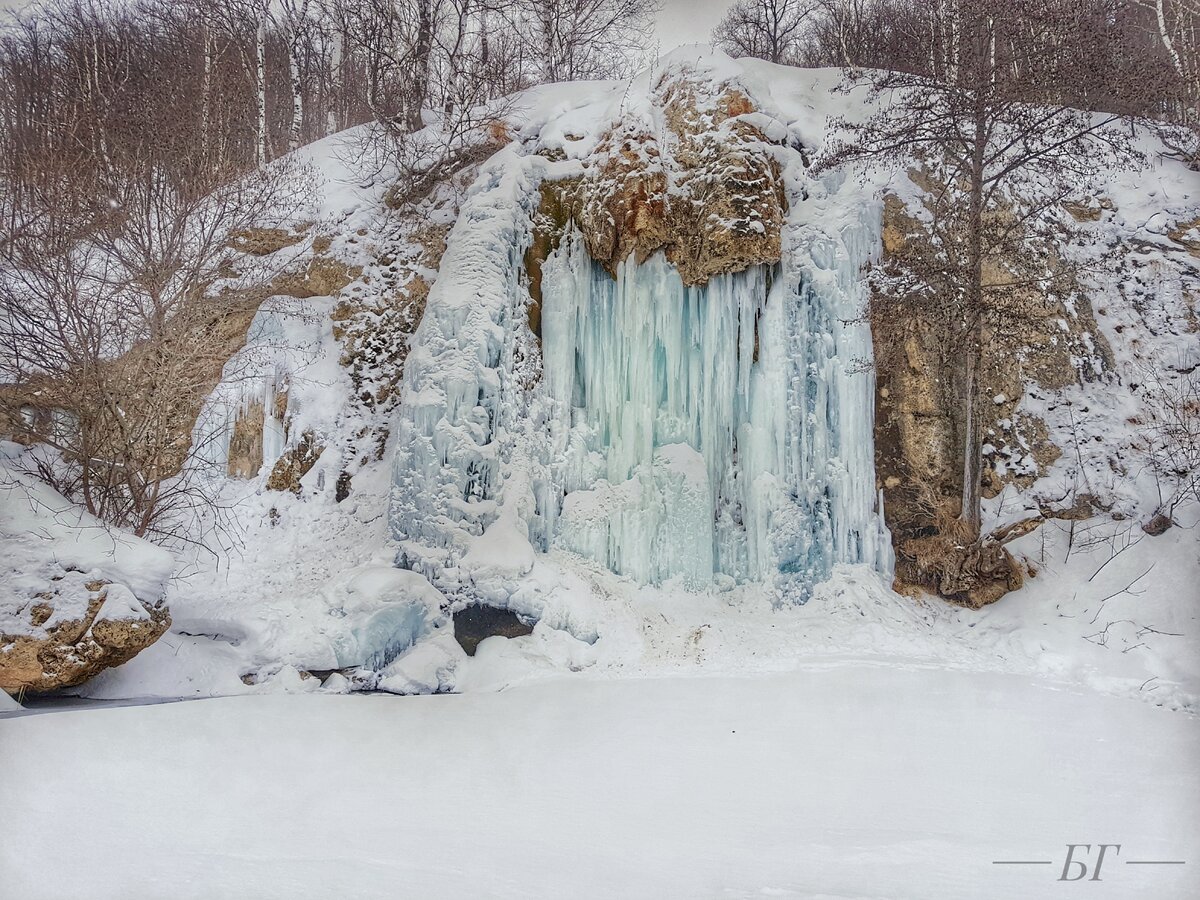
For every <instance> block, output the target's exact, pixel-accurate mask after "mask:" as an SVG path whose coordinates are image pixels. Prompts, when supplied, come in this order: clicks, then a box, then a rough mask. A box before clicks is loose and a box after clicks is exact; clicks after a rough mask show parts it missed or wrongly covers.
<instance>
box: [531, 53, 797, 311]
mask: <svg viewBox="0 0 1200 900" xmlns="http://www.w3.org/2000/svg"><path fill="white" fill-rule="evenodd" d="M652 102H653V103H654V105H655V106H656V107H657V108H658V109H659V110H661V122H662V125H661V126H660V127H659V129H658V131H657V132H654V131H652V130H650V128H649V127H648V125H647V123H648V121H649V120H647V119H644V118H641V117H637V116H631V117H629V118H628V119H627V120H625V121H623V122H620V123H618V124H616V125H614V126H612V127H611V128H610V129H609V130H608V131H606V132H605V133H604V134H603V135H602V136H601V138H600V141H599V144H598V145H597V147H596V150H595V152H594V153H593V154H592V155H591V158H590V160H589V162H588V165H587V168H586V171H585V174H584V175H583V176H581V177H577V178H571V179H567V180H564V181H560V182H548V183H544V184H543V185H542V196H541V204H540V207H539V211H538V229H537V231H536V232H535V234H534V241H533V245H532V247H531V248H530V251H529V254H528V255H527V256H526V260H525V262H526V270H527V272H528V273H529V277H530V281H531V282H532V285H531V293H532V295H533V297H534V300H535V303H536V301H537V300H538V299H539V285H540V277H541V276H540V263H541V261H542V260H544V259H545V258H546V257H547V256H548V255H549V253H550V252H552V251H553V250H554V248H555V247H557V245H558V241H559V239H560V238H561V236H562V233H563V231H564V229H565V226H566V225H567V224H568V223H569V222H571V221H574V222H575V223H576V224H577V225H578V226H579V227H580V230H581V231H582V233H583V235H584V240H585V241H586V244H587V249H588V253H589V254H590V255H591V257H592V258H593V259H594V260H596V261H597V262H599V263H600V264H601V265H602V266H603V267H604V268H605V269H607V270H608V272H609V273H610V274H612V275H613V276H614V277H615V275H616V271H617V266H618V265H620V264H621V263H622V262H624V261H625V260H626V259H629V258H631V257H632V258H633V259H634V260H635V261H636V262H638V263H642V262H645V261H646V259H648V258H649V257H650V256H652V255H653V254H655V253H657V252H659V251H662V252H663V253H664V254H665V256H666V258H667V260H668V261H669V262H670V263H671V264H672V265H673V266H674V267H675V268H676V270H677V271H678V272H679V275H680V277H681V278H682V280H683V283H684V284H686V285H689V286H694V285H701V284H706V283H707V282H708V281H709V279H711V278H712V277H713V276H715V275H719V274H723V273H726V272H740V271H743V270H744V269H747V268H749V267H750V266H753V265H757V264H773V263H776V262H778V261H779V258H780V233H781V230H782V226H783V221H784V217H785V215H786V212H787V205H786V199H785V196H784V192H783V186H782V182H781V179H780V170H779V165H778V163H777V162H776V160H775V158H774V156H773V155H772V153H771V152H770V151H771V146H770V145H771V143H772V141H771V140H770V139H769V138H768V136H767V135H766V134H765V133H764V132H763V131H762V130H761V129H760V127H759V124H758V119H757V117H756V110H755V108H754V105H753V104H752V103H751V101H750V99H749V98H748V97H747V96H746V95H745V93H743V92H742V91H741V90H740V89H738V88H737V87H734V86H732V85H730V84H725V83H714V82H712V81H707V80H697V79H692V78H689V77H688V76H687V75H686V73H685V74H679V73H676V74H675V75H673V76H668V75H665V76H663V77H662V78H661V79H660V81H659V83H658V84H657V85H656V86H655V88H654V90H653V97H652ZM655 121H658V119H655ZM531 314H533V313H532V311H531ZM531 324H533V325H534V331H535V332H537V331H538V328H537V327H536V325H537V323H536V322H535V321H534V322H531Z"/></svg>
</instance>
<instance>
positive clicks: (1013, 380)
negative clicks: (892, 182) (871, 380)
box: [871, 172, 1112, 608]
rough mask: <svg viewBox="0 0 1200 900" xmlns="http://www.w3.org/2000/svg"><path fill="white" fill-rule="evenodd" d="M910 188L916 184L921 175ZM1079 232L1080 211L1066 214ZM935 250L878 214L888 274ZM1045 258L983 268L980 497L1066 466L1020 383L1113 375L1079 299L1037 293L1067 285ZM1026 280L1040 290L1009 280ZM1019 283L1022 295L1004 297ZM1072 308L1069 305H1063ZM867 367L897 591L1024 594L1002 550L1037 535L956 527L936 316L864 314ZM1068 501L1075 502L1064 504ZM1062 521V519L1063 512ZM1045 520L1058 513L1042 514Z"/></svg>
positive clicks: (944, 346)
mask: <svg viewBox="0 0 1200 900" xmlns="http://www.w3.org/2000/svg"><path fill="white" fill-rule="evenodd" d="M910 177H911V178H912V179H913V181H914V183H918V184H921V183H924V182H925V179H924V178H923V176H922V175H921V173H919V172H912V173H910ZM1068 212H1070V213H1071V215H1072V217H1073V218H1076V219H1077V220H1078V217H1079V216H1082V215H1084V212H1079V213H1078V214H1077V213H1076V212H1075V211H1070V210H1069V211H1068ZM929 252H931V250H930V242H929V237H928V233H927V231H926V228H925V226H924V225H923V224H922V223H921V220H920V218H919V217H918V216H917V215H914V214H913V213H911V212H910V211H909V210H908V209H907V208H906V207H905V205H904V203H903V202H902V201H901V200H900V199H899V198H898V197H896V196H894V195H893V196H889V197H888V198H887V199H886V202H885V205H884V223H883V260H882V262H881V265H882V266H883V267H884V268H885V269H887V268H888V267H889V266H890V267H894V268H893V271H898V270H899V269H901V268H903V267H904V266H905V265H906V264H910V263H915V267H916V268H918V269H919V268H920V267H921V266H920V258H921V256H922V254H926V253H929ZM1060 265H1061V264H1060V262H1059V261H1058V260H1057V259H1056V258H1055V257H1053V256H1050V255H1048V256H1046V257H1044V258H1040V259H1028V258H1023V259H997V260H992V261H990V262H989V263H988V264H987V266H985V270H984V282H985V289H987V290H986V297H987V309H986V311H985V317H984V335H983V347H984V356H983V363H982V370H981V373H980V381H981V384H980V391H979V397H980V398H983V399H981V401H980V402H979V403H978V409H979V413H980V415H981V416H982V417H983V421H982V424H983V434H984V442H985V456H984V468H983V478H982V482H983V484H982V490H983V495H984V496H985V497H994V496H996V495H997V494H999V492H1000V491H1001V490H1002V489H1003V487H1004V486H1005V485H1006V484H1013V485H1015V486H1017V487H1018V488H1020V489H1025V488H1028V487H1029V486H1030V485H1031V484H1032V483H1033V481H1034V480H1035V479H1036V478H1037V476H1038V475H1039V474H1041V473H1045V472H1046V471H1047V469H1048V468H1049V467H1050V466H1051V465H1052V464H1053V463H1054V461H1055V460H1056V459H1057V458H1058V457H1059V456H1060V455H1061V454H1062V449H1061V448H1059V447H1058V446H1056V445H1055V444H1054V443H1053V442H1052V440H1051V437H1050V434H1049V432H1048V429H1047V427H1046V423H1045V422H1043V421H1042V420H1040V419H1038V418H1036V417H1034V416H1031V415H1027V414H1025V413H1023V412H1021V411H1020V410H1019V408H1018V407H1019V405H1020V403H1021V399H1022V397H1023V396H1024V394H1025V392H1026V389H1027V385H1028V384H1035V385H1038V386H1040V387H1042V388H1046V389H1049V390H1057V389H1062V388H1064V387H1066V386H1068V385H1071V384H1076V383H1078V382H1079V381H1081V380H1086V379H1090V378H1098V377H1100V375H1101V372H1102V371H1105V370H1108V369H1110V368H1111V366H1112V358H1111V351H1109V349H1108V347H1107V344H1106V343H1105V341H1104V338H1103V336H1102V335H1101V334H1100V332H1099V330H1098V329H1097V328H1096V323H1095V320H1094V318H1093V315H1092V310H1091V306H1090V304H1089V303H1088V300H1087V298H1086V296H1084V295H1083V294H1082V292H1079V291H1078V290H1074V291H1062V292H1057V291H1056V292H1051V291H1042V290H1039V289H1037V288H1036V287H1035V286H1033V285H1035V284H1037V283H1046V282H1052V283H1057V284H1059V285H1060V286H1061V285H1062V284H1064V283H1069V282H1070V277H1071V276H1070V273H1069V272H1066V271H1065V270H1062V271H1056V269H1058V267H1060ZM1031 269H1036V270H1037V271H1038V273H1039V275H1040V278H1035V279H1030V278H1019V277H1014V275H1015V273H1018V272H1025V273H1028V272H1029V271H1030V270H1031ZM1014 282H1017V283H1020V284H1023V285H1026V286H1017V287H1006V288H1004V289H1000V288H999V286H1001V285H1008V284H1010V283H1014ZM1068 298H1069V300H1070V303H1069V304H1068V302H1067V300H1068ZM871 327H872V337H873V342H874V350H875V360H876V370H877V373H878V374H877V379H876V408H875V455H876V473H877V478H878V481H879V487H880V488H881V489H882V490H883V493H884V509H885V515H886V518H887V524H888V527H889V528H890V529H891V532H892V537H893V542H894V545H895V550H896V581H897V588H898V589H901V590H905V589H910V590H911V589H924V590H929V591H932V592H934V593H937V594H940V595H941V596H943V597H945V598H947V599H949V600H952V601H953V602H956V603H960V604H962V605H965V606H969V607H973V608H978V607H980V606H983V605H985V604H988V603H992V602H994V601H995V600H998V599H999V598H1000V597H1002V596H1003V595H1004V594H1005V593H1007V592H1008V591H1011V590H1015V589H1016V588H1018V587H1020V586H1021V583H1022V579H1023V577H1024V572H1023V567H1022V566H1021V564H1020V563H1019V562H1018V561H1016V560H1015V559H1014V558H1013V557H1012V556H1011V555H1010V554H1009V553H1008V552H1007V550H1005V548H1004V543H1005V542H1006V541H1007V540H1010V539H1012V538H1014V537H1017V536H1019V535H1020V534H1023V533H1027V532H1028V531H1029V530H1031V529H1032V528H1033V527H1036V521H1034V520H1031V521H1029V522H1022V523H1018V524H1017V525H1016V526H1014V527H1012V528H1009V529H1007V530H1006V531H1005V532H1004V533H1003V534H993V535H984V536H983V537H982V539H981V540H975V539H973V538H971V537H969V536H967V535H966V534H965V533H964V532H963V531H962V528H961V526H960V524H959V522H958V519H957V517H958V514H959V506H960V503H961V499H960V498H961V493H962V472H963V455H962V454H963V443H964V441H963V436H962V428H963V422H964V414H963V408H964V406H963V402H962V399H961V397H959V396H958V393H957V392H958V385H959V384H960V383H961V380H960V375H961V372H960V368H961V365H962V362H963V354H962V353H960V352H959V349H958V347H957V346H956V342H957V338H956V337H955V332H954V331H953V328H952V326H951V323H949V322H948V321H946V319H944V318H942V317H940V316H939V315H938V314H937V310H936V305H929V304H925V305H922V304H919V303H912V304H907V303H894V302H884V301H883V300H882V299H881V298H880V297H879V296H878V295H876V297H875V298H874V300H873V303H872V313H871ZM1073 499H1075V498H1073ZM1067 512H1068V511H1066V510H1064V511H1063V513H1064V514H1066V513H1067ZM1045 514H1047V515H1055V514H1056V511H1054V510H1046V511H1045Z"/></svg>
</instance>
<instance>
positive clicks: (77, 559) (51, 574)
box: [0, 442, 175, 636]
mask: <svg viewBox="0 0 1200 900" xmlns="http://www.w3.org/2000/svg"><path fill="white" fill-rule="evenodd" d="M26 455H27V451H25V450H24V448H22V447H20V446H19V445H17V444H13V443H9V442H0V573H3V577H0V634H7V635H21V634H31V635H38V636H44V635H45V633H46V629H48V628H52V627H54V626H55V625H57V624H58V623H60V622H63V621H66V620H71V619H75V620H79V619H83V618H84V617H85V614H86V612H87V608H88V603H89V601H90V599H91V598H92V597H93V596H95V594H94V592H92V591H89V590H88V589H87V588H86V585H87V584H89V583H93V582H97V581H101V582H112V584H111V585H109V587H108V591H107V593H108V599H107V600H106V601H105V603H104V606H103V609H102V617H103V618H114V619H131V618H133V619H140V618H145V617H146V611H145V609H144V608H143V607H142V603H143V602H144V603H147V604H149V605H151V606H154V605H156V604H158V603H159V602H160V601H161V600H162V598H163V595H164V592H165V590H166V585H167V579H168V578H170V577H171V573H172V572H173V571H174V569H175V558H174V557H173V556H172V555H171V554H170V553H169V552H168V551H166V550H164V549H162V548H161V547H156V546H154V545H153V544H150V543H148V542H146V541H144V540H141V539H140V538H136V537H134V536H133V535H131V534H128V533H126V532H122V531H119V530H117V529H115V528H110V527H108V526H106V525H105V524H104V523H102V522H101V521H100V520H99V519H97V518H96V517H95V516H92V515H89V514H88V513H87V512H86V511H85V510H83V509H82V508H80V507H78V506H76V505H75V504H73V503H71V502H70V501H69V500H67V499H66V498H64V497H63V496H62V495H61V494H59V493H58V492H56V491H55V490H53V489H52V488H50V487H48V486H47V485H46V484H44V483H43V482H41V481H39V480H38V479H37V478H35V477H33V476H31V475H28V474H25V472H24V471H23V468H24V466H25V464H26V463H27V460H23V457H25V456H26ZM52 581H53V582H54V585H53V586H54V587H55V588H56V599H55V603H54V612H53V615H52V616H51V617H50V618H49V619H47V620H45V621H43V622H42V623H41V624H39V625H37V626H34V625H32V624H31V621H30V617H29V615H28V607H29V606H30V605H31V604H32V603H34V602H36V600H35V596H36V595H37V594H38V593H40V592H42V591H45V590H47V588H48V587H50V586H51V582H52ZM139 601H141V602H139Z"/></svg>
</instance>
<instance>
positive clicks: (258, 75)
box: [254, 9, 267, 166]
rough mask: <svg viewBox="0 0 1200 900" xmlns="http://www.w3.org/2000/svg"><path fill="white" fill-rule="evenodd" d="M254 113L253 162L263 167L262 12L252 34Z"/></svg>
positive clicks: (264, 87)
mask: <svg viewBox="0 0 1200 900" xmlns="http://www.w3.org/2000/svg"><path fill="white" fill-rule="evenodd" d="M254 52H255V69H254V81H255V84H254V113H255V123H256V132H255V138H256V140H255V144H254V161H255V163H257V164H258V165H260V166H261V165H263V164H264V163H265V162H266V161H267V16H266V10H265V9H264V10H263V15H262V18H261V19H259V21H258V28H257V29H256V30H255V32H254Z"/></svg>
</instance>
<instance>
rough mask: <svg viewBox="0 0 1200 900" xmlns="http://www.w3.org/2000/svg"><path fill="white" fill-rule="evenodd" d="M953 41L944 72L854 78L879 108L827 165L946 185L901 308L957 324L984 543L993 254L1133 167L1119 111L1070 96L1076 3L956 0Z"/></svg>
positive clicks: (963, 422)
mask: <svg viewBox="0 0 1200 900" xmlns="http://www.w3.org/2000/svg"><path fill="white" fill-rule="evenodd" d="M946 5H947V6H948V7H950V6H952V7H953V8H952V9H950V10H949V14H950V15H951V16H952V18H953V31H952V35H953V42H947V43H946V44H945V51H944V52H945V54H946V56H945V58H943V59H941V60H939V61H937V69H938V70H939V71H941V72H943V73H945V74H944V76H943V77H942V78H937V79H935V78H931V77H927V76H925V75H916V74H910V73H905V72H897V71H882V70H871V71H867V72H863V73H858V74H857V75H856V76H854V78H853V79H852V82H851V83H858V82H865V83H866V84H867V85H868V86H869V90H870V93H871V95H872V96H873V97H874V99H875V100H876V101H879V102H880V104H881V105H880V106H879V108H878V112H876V113H875V114H874V115H873V116H872V117H871V118H870V119H868V120H867V121H866V122H865V123H859V124H853V123H849V122H846V121H842V122H841V123H840V124H841V126H842V127H843V128H844V129H846V133H847V134H849V135H850V137H849V139H847V140H846V141H844V142H842V143H841V144H840V145H839V146H837V147H835V148H834V149H833V151H832V153H831V155H830V156H829V158H828V160H827V163H828V164H840V163H845V162H848V161H851V160H866V161H873V162H874V163H876V164H878V163H879V162H881V161H885V160H892V161H897V162H902V161H908V160H911V159H913V158H914V157H916V158H918V159H920V160H921V161H922V162H924V163H925V164H926V165H927V166H928V167H929V169H930V171H931V173H932V175H933V177H934V179H935V180H936V181H937V182H938V183H940V184H941V185H942V189H941V195H940V197H938V198H936V199H935V201H934V205H933V210H932V212H933V217H934V223H933V226H932V227H933V230H934V233H935V236H936V241H937V246H938V248H939V251H940V252H939V253H938V254H936V255H934V256H931V257H930V260H929V262H930V265H929V266H928V269H929V271H924V272H922V273H921V274H920V277H919V278H918V279H917V281H918V282H919V283H923V286H924V289H923V290H918V291H916V292H913V293H910V294H907V295H906V296H905V298H902V299H901V301H900V302H918V303H922V302H923V303H925V304H927V305H928V306H929V308H930V311H931V312H932V313H935V314H937V315H938V316H940V317H941V318H943V319H944V320H945V321H946V322H947V323H949V325H950V326H951V328H952V334H953V338H952V344H951V345H952V346H954V347H955V348H956V352H957V353H958V354H960V359H961V364H960V365H959V366H958V367H957V373H956V374H957V378H958V387H957V392H956V393H957V396H958V402H959V405H960V415H959V416H958V422H959V426H960V441H961V445H962V464H963V472H962V496H961V505H960V508H959V515H958V521H959V528H960V530H961V537H962V538H963V539H965V540H966V541H968V542H970V541H978V540H980V538H981V534H980V528H981V513H980V500H981V474H982V472H981V470H982V434H981V427H980V397H979V393H980V385H979V368H980V361H981V358H982V327H983V322H984V315H985V312H986V310H987V309H988V308H989V305H991V302H992V298H991V297H989V296H988V295H989V294H995V293H1001V292H1005V291H1008V290H1011V289H1012V287H1013V285H1012V284H1006V283H1004V282H995V281H991V282H989V283H987V284H986V285H985V280H984V267H985V264H986V262H987V261H988V260H989V259H995V258H998V257H1002V256H1012V248H1013V246H1014V242H1019V241H1020V239H1021V238H1022V236H1023V235H1024V234H1025V233H1026V228H1027V226H1028V225H1029V224H1030V223H1032V222H1034V221H1036V220H1037V218H1038V217H1039V215H1040V214H1041V213H1042V212H1043V211H1044V210H1045V209H1047V208H1048V207H1049V206H1051V205H1053V204H1056V203H1057V202H1059V201H1060V200H1061V199H1062V197H1063V194H1064V191H1066V190H1069V189H1070V185H1072V184H1073V183H1078V182H1079V180H1081V179H1082V178H1083V177H1084V176H1086V175H1087V174H1089V173H1090V172H1092V171H1094V170H1095V169H1096V167H1098V166H1099V165H1102V164H1103V165H1122V164H1131V163H1134V162H1136V160H1137V158H1138V157H1137V154H1136V153H1135V152H1134V151H1133V149H1132V148H1131V145H1130V141H1129V139H1128V134H1129V131H1128V128H1125V129H1124V130H1122V129H1121V128H1118V127H1117V126H1118V125H1119V124H1121V123H1122V122H1123V121H1124V118H1123V116H1122V115H1120V114H1118V113H1108V114H1095V113H1091V112H1087V111H1082V110H1078V109H1075V108H1073V107H1070V106H1066V105H1064V104H1063V103H1062V101H1061V87H1060V86H1061V84H1062V82H1063V81H1065V80H1080V79H1082V78H1084V77H1086V72H1087V70H1088V67H1089V66H1090V65H1091V64H1092V63H1091V61H1089V60H1087V59H1086V58H1084V57H1081V56H1080V55H1079V54H1078V52H1077V51H1076V44H1075V39H1076V35H1074V34H1073V29H1072V27H1071V26H1072V23H1073V22H1074V18H1073V15H1072V13H1071V9H1070V7H1069V5H1068V4H1067V3H1066V2H1060V0H1037V2H1034V0H1013V2H1010V3H1006V4H1004V5H1003V6H997V5H996V4H994V3H991V2H989V0H953V2H952V3H951V2H949V0H948V2H947V4H946Z"/></svg>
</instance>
